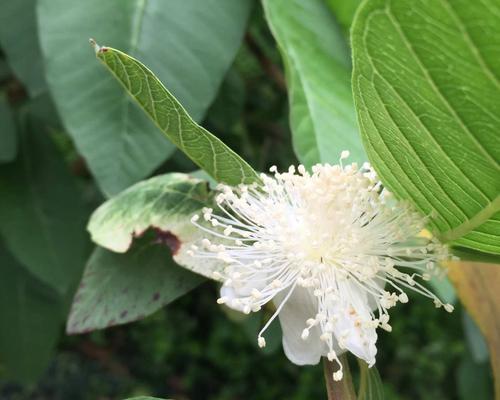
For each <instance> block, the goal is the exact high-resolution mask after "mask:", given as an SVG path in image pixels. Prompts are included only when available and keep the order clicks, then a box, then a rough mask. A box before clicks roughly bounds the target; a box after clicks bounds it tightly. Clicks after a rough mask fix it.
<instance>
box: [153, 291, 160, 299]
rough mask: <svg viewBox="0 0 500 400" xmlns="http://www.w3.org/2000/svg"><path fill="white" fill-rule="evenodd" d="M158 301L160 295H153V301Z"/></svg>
mask: <svg viewBox="0 0 500 400" xmlns="http://www.w3.org/2000/svg"><path fill="white" fill-rule="evenodd" d="M158 300H160V293H158V292H156V293H155V294H154V295H153V301H158Z"/></svg>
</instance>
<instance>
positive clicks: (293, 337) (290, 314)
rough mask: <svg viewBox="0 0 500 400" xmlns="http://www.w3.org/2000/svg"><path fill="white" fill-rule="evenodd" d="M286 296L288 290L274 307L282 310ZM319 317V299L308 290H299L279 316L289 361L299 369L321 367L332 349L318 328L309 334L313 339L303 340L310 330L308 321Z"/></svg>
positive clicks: (275, 298)
mask: <svg viewBox="0 0 500 400" xmlns="http://www.w3.org/2000/svg"><path fill="white" fill-rule="evenodd" d="M285 295H286V290H285V291H283V292H281V293H279V294H278V295H276V296H275V297H274V303H275V304H276V306H279V304H280V303H281V301H282V300H283V298H284V297H285ZM317 313H318V305H317V300H316V298H315V297H314V296H313V295H312V294H311V293H310V291H309V290H308V289H304V288H302V287H299V286H297V287H296V288H295V289H294V292H293V293H292V295H291V296H290V298H289V299H288V301H287V302H286V304H285V305H284V307H283V309H282V310H281V312H280V313H279V319H280V324H281V330H282V331H283V350H284V351H285V354H286V356H287V357H288V359H289V360H290V361H291V362H293V363H294V364H297V365H314V364H317V363H318V362H319V360H320V358H321V356H322V355H326V353H327V352H328V349H327V348H326V346H325V344H324V342H322V341H321V340H320V339H319V336H320V332H319V329H318V327H317V326H315V327H313V328H312V329H311V330H310V332H309V337H308V338H307V339H306V340H303V339H302V337H301V335H302V331H303V330H304V328H306V327H307V324H306V321H307V320H308V319H309V318H314V316H315V315H316V314H317Z"/></svg>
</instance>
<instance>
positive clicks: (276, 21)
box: [263, 0, 366, 167]
mask: <svg viewBox="0 0 500 400" xmlns="http://www.w3.org/2000/svg"><path fill="white" fill-rule="evenodd" d="M263 4H264V9H265V12H266V17H267V20H268V22H269V25H270V27H271V30H272V32H273V34H274V37H275V38H276V41H277V42H278V45H279V47H280V50H281V55H282V57H283V60H284V63H285V67H286V75H287V84H288V89H289V98H290V124H291V128H292V134H293V145H294V149H295V152H296V154H297V156H298V158H299V160H300V161H301V162H302V163H303V164H304V165H306V166H308V167H309V166H311V165H313V164H315V163H318V162H327V163H337V162H338V160H339V156H340V153H341V152H342V150H350V151H351V154H352V160H353V161H359V162H363V161H366V156H365V153H364V151H363V146H362V145H361V138H360V136H359V133H358V127H357V124H356V114H355V111H354V105H353V99H352V93H351V65H350V56H349V49H348V46H347V43H346V42H345V40H344V36H343V35H342V32H341V31H340V29H339V28H338V26H337V23H336V22H335V19H334V18H333V15H332V14H331V13H330V11H329V10H328V8H327V6H326V5H325V4H324V2H323V1H321V0H309V1H301V0H264V2H263Z"/></svg>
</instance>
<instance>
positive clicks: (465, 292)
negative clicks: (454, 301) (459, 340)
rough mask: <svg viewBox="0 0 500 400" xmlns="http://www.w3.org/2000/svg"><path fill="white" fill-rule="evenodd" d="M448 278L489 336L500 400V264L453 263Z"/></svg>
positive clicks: (491, 357)
mask: <svg viewBox="0 0 500 400" xmlns="http://www.w3.org/2000/svg"><path fill="white" fill-rule="evenodd" d="M449 276H450V279H451V280H452V282H453V283H454V284H455V287H456V289H457V292H458V295H459V297H460V299H461V300H462V302H463V304H464V305H465V307H466V308H467V310H468V311H469V314H470V315H471V316H472V317H473V318H474V320H475V321H476V323H477V324H478V325H479V328H480V329H481V331H482V333H483V335H484V336H485V337H486V340H487V342H488V347H489V350H490V359H491V364H492V366H493V376H494V379H495V393H496V398H497V399H499V398H500V291H499V288H500V265H495V264H485V263H476V262H458V261H457V262H450V263H449Z"/></svg>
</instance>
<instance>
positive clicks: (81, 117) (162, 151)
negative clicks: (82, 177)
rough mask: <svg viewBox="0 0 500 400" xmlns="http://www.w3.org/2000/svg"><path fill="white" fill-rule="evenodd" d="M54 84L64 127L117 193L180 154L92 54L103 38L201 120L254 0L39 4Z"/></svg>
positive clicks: (104, 185)
mask: <svg viewBox="0 0 500 400" xmlns="http://www.w3.org/2000/svg"><path fill="white" fill-rule="evenodd" d="M37 3H38V20H39V25H40V26H41V27H42V29H41V30H40V39H41V44H42V51H43V54H44V57H45V61H46V67H47V78H48V84H49V86H50V88H51V91H52V94H53V96H54V99H55V102H56V105H57V108H58V109H59V111H60V114H61V117H62V119H63V123H64V125H65V127H66V129H67V130H68V132H69V134H70V135H71V136H72V137H73V139H74V140H75V144H76V146H77V148H78V150H79V151H80V153H81V154H82V155H83V156H84V157H85V159H86V161H87V163H88V166H89V168H90V170H91V171H92V174H93V175H94V176H95V177H96V179H97V182H98V184H99V186H100V188H101V189H102V190H103V192H104V193H105V194H107V195H108V196H111V195H113V194H116V193H118V192H120V191H121V190H123V189H125V188H127V187H128V186H130V185H131V184H133V183H135V182H137V181H139V180H141V179H143V178H144V177H145V176H147V175H148V174H150V173H151V172H152V171H153V170H154V169H155V168H156V167H157V166H158V165H159V164H160V163H161V162H163V161H164V160H165V159H166V158H167V157H168V156H169V155H170V154H171V153H172V152H173V150H174V146H173V145H172V144H171V143H169V141H168V140H165V138H163V137H161V135H158V133H157V129H156V128H155V126H154V124H153V123H151V121H150V120H149V118H147V117H146V116H145V115H144V114H143V113H142V112H141V110H140V109H139V108H138V107H137V106H136V105H135V104H133V101H131V99H130V98H129V97H128V95H127V94H126V93H125V92H124V90H123V89H122V88H121V87H120V85H118V84H117V83H116V82H115V81H114V80H113V78H112V77H111V76H109V75H107V74H106V71H105V70H103V69H102V67H101V66H99V65H98V64H97V63H96V62H95V60H93V59H92V57H91V56H90V54H91V51H90V50H89V48H88V47H87V46H86V45H85V43H86V41H87V40H88V39H89V38H91V37H95V38H96V39H98V40H105V41H106V42H107V43H110V44H112V45H114V46H115V47H118V48H121V49H125V51H127V52H128V53H130V54H132V55H133V56H135V57H138V58H140V59H141V60H144V61H145V62H146V63H147V64H148V65H150V66H151V67H152V68H153V69H154V70H155V72H156V73H157V74H158V76H159V77H160V79H161V80H162V81H164V82H166V83H167V84H168V87H169V89H170V90H171V91H172V93H173V94H174V95H175V96H176V97H177V98H178V99H180V101H181V102H182V104H183V105H184V106H185V107H186V108H187V110H188V112H189V113H190V114H191V116H192V117H193V118H194V119H195V120H197V121H199V120H200V119H201V118H202V117H203V115H204V114H205V111H206V110H207V108H208V106H209V105H210V103H211V102H212V100H213V99H214V97H215V95H216V93H217V90H218V87H219V85H220V83H221V81H222V78H223V77H224V74H225V72H226V71H227V69H228V68H229V66H230V64H231V62H232V60H233V58H234V55H235V54H236V51H237V50H238V48H239V46H240V43H241V38H242V36H243V32H244V30H245V28H246V21H247V18H248V14H249V11H250V7H251V1H250V0H238V1H234V0H182V1H164V0H147V1H144V0H106V1H101V0H85V1H80V0H40V1H38V2H37Z"/></svg>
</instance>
